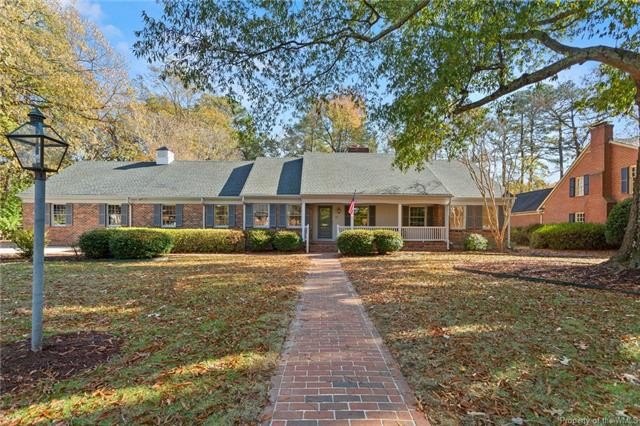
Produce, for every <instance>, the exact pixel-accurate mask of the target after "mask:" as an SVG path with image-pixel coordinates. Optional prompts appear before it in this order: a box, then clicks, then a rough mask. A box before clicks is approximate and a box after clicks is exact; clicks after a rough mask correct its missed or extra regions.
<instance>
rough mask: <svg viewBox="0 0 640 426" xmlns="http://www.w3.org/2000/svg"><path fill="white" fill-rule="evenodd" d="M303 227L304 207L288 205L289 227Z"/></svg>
mask: <svg viewBox="0 0 640 426" xmlns="http://www.w3.org/2000/svg"><path fill="white" fill-rule="evenodd" d="M300 226H302V207H301V206H300V205H299V204H287V227H289V228H299V227H300Z"/></svg>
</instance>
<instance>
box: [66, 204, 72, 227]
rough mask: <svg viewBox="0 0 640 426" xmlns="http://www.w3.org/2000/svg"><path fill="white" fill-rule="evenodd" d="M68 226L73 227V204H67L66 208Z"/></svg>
mask: <svg viewBox="0 0 640 426" xmlns="http://www.w3.org/2000/svg"><path fill="white" fill-rule="evenodd" d="M65 213H66V216H67V217H66V224H67V225H73V204H67V208H66V212H65Z"/></svg>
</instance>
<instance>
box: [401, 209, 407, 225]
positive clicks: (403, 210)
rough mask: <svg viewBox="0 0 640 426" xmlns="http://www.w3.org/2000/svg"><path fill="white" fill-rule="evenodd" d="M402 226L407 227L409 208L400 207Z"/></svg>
mask: <svg viewBox="0 0 640 426" xmlns="http://www.w3.org/2000/svg"><path fill="white" fill-rule="evenodd" d="M402 226H409V206H402Z"/></svg>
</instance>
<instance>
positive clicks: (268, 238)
mask: <svg viewBox="0 0 640 426" xmlns="http://www.w3.org/2000/svg"><path fill="white" fill-rule="evenodd" d="M272 242H273V232H271V231H269V230H268V229H250V230H249V231H247V249H248V250H250V251H267V250H273V245H272Z"/></svg>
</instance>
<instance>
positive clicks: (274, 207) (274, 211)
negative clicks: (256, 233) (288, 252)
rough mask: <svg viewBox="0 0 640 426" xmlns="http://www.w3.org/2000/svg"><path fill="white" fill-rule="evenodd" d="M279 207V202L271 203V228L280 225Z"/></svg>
mask: <svg viewBox="0 0 640 426" xmlns="http://www.w3.org/2000/svg"><path fill="white" fill-rule="evenodd" d="M277 207H278V205H277V204H269V228H276V227H277V226H278V209H277Z"/></svg>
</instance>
